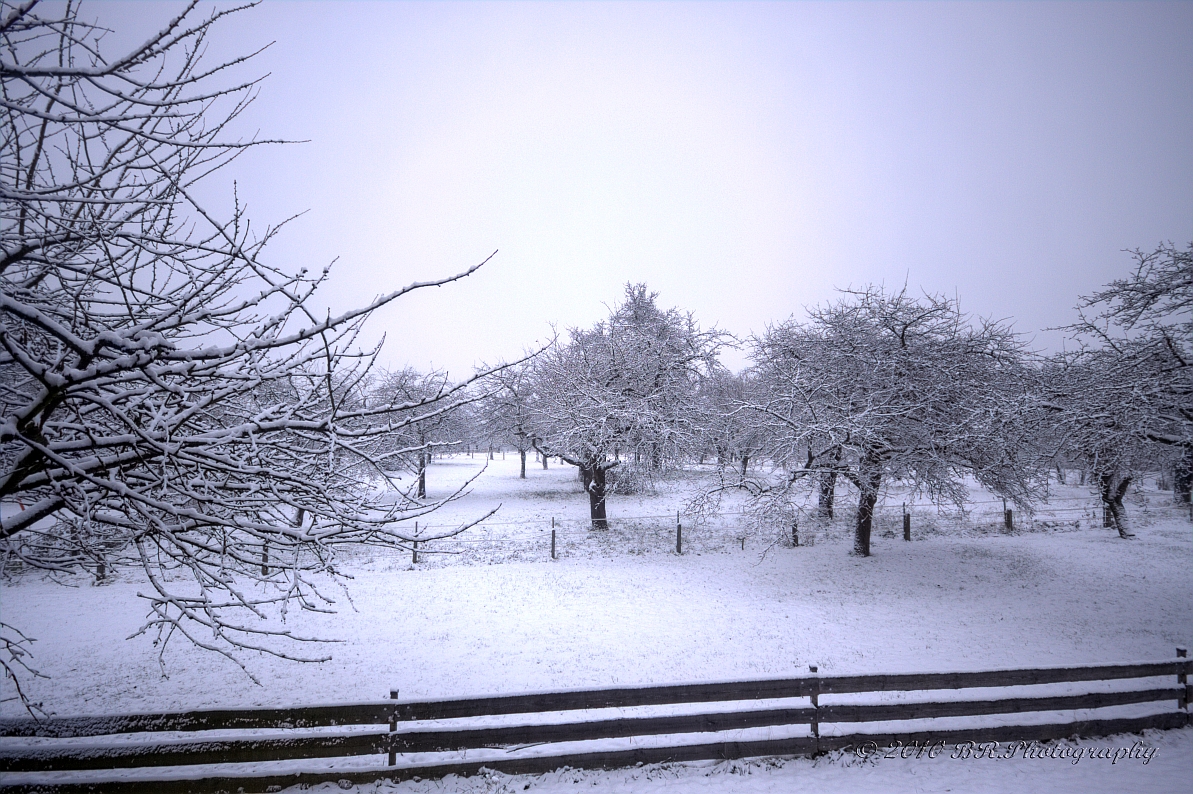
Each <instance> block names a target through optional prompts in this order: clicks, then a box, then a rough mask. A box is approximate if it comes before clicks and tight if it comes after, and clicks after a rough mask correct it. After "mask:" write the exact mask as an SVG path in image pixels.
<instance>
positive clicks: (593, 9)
mask: <svg viewBox="0 0 1193 794" xmlns="http://www.w3.org/2000/svg"><path fill="white" fill-rule="evenodd" d="M177 7H178V6H177V5H176V4H159V3H115V2H113V3H96V4H93V5H92V6H90V8H89V13H91V14H94V15H95V16H98V17H99V18H100V19H101V20H103V21H105V22H108V23H110V24H111V25H112V26H113V27H116V28H121V27H127V28H128V29H135V28H136V27H137V26H143V25H146V24H151V25H153V26H157V25H158V24H159V23H160V21H161V20H163V19H164V18H165V17H166V16H168V15H169V13H170V12H171V10H173V9H176V8H177ZM1191 40H1193V3H1158V4H1149V3H1124V4H1118V3H1076V4H1069V3H1002V2H1000V3H991V4H985V3H958V4H952V3H936V2H933V3H860V4H854V3H843V2H840V3H838V2H834V3H757V4H755V3H728V4H720V3H692V4H689V3H679V2H667V3H611V2H599V3H493V4H489V3H475V2H469V3H429V2H423V3H412V4H406V3H396V2H383V3H382V2H379V3H359V4H358V3H349V2H284V1H281V0H277V1H275V0H265V2H264V3H263V4H262V5H261V6H260V7H258V8H256V9H252V10H250V11H247V12H244V13H243V14H238V15H236V16H235V17H233V18H232V19H231V20H229V21H228V23H226V24H225V25H224V27H223V28H222V29H221V30H220V32H219V38H218V41H214V42H213V43H212V48H211V53H210V54H211V56H213V57H220V56H222V55H224V54H228V53H236V52H243V51H245V50H248V49H252V48H256V47H259V46H261V45H264V44H267V43H269V42H274V44H273V45H272V46H271V47H270V48H269V49H268V50H267V51H266V52H264V53H262V54H261V55H260V56H259V57H258V58H257V59H256V65H255V67H254V71H255V72H258V73H259V72H270V76H269V78H268V79H267V80H266V81H265V83H264V85H263V88H262V90H261V94H260V96H259V98H258V100H257V101H256V102H255V104H254V105H253V106H252V108H251V109H250V111H249V118H248V119H247V120H246V121H247V123H248V124H249V125H250V126H251V127H252V128H253V129H260V131H261V133H262V135H264V136H266V137H282V138H288V139H294V140H307V141H309V142H307V143H302V144H296V145H293V146H285V147H275V148H273V149H272V150H269V151H263V150H258V151H257V152H256V153H254V154H251V155H249V156H246V157H245V158H243V159H242V160H241V161H239V162H238V163H237V164H236V166H235V169H234V172H232V171H229V172H227V173H226V174H224V175H223V176H222V177H220V178H219V179H222V180H224V181H222V182H220V183H219V185H218V186H219V187H220V188H221V189H225V190H230V184H228V183H229V182H230V178H231V177H232V176H235V177H236V178H237V179H238V180H239V192H240V197H241V199H242V201H247V203H248V205H249V214H250V217H252V218H253V219H254V221H255V222H256V223H262V224H263V223H266V222H276V221H279V220H281V219H283V218H285V217H287V216H289V215H292V214H294V213H296V212H301V211H303V210H307V211H308V212H307V214H306V215H305V216H304V217H302V218H301V219H299V220H297V221H296V222H295V223H294V224H293V225H292V226H291V227H290V228H289V229H288V230H287V231H286V232H285V233H284V234H283V235H282V236H281V237H280V238H279V239H278V240H277V242H276V243H275V244H274V245H273V247H272V257H274V258H275V261H278V262H286V263H293V266H294V267H299V266H307V267H311V268H312V269H316V268H320V267H322V266H323V265H324V264H326V263H327V262H329V261H331V260H332V259H334V258H336V257H339V259H340V261H339V263H338V265H337V266H336V271H335V272H336V274H337V275H336V277H335V284H334V286H333V288H332V289H330V290H329V291H328V294H327V295H326V297H325V300H326V301H327V302H328V303H330V304H331V305H333V306H336V307H341V308H342V307H346V306H348V305H349V304H356V303H361V302H364V301H367V300H369V299H371V298H372V296H373V295H375V294H377V293H378V292H382V291H387V290H390V289H393V288H395V287H397V286H399V285H402V284H405V283H408V282H410V281H414V280H421V279H426V278H431V277H438V276H443V275H446V274H449V273H452V272H456V271H458V270H461V269H464V268H466V267H468V266H469V265H472V264H474V263H476V262H479V261H481V260H482V259H484V258H485V257H486V256H488V255H489V254H490V253H491V252H492V251H494V250H497V249H499V250H500V253H499V254H498V255H497V257H495V258H494V260H493V261H492V262H491V263H490V264H489V265H488V266H486V268H484V269H483V270H482V271H481V272H480V273H478V274H476V275H475V276H473V277H471V278H469V279H468V280H467V281H466V282H465V283H461V284H456V285H453V286H449V287H445V288H442V289H439V290H436V291H435V292H434V293H433V294H427V295H422V296H419V297H417V298H415V297H411V298H407V299H405V300H403V301H401V302H400V303H398V304H396V305H393V306H391V307H389V308H387V309H385V310H383V311H382V312H380V313H379V314H378V315H376V316H375V317H374V318H373V319H372V321H371V329H372V332H373V333H374V334H376V335H379V334H380V333H381V332H385V333H386V334H387V335H388V341H387V345H386V353H385V354H384V359H383V360H384V361H385V362H386V363H387V364H390V365H401V364H405V363H410V364H412V365H414V366H418V367H426V366H428V365H429V364H431V363H433V364H435V365H437V366H440V367H446V368H448V369H449V370H450V371H451V372H452V373H453V374H454V375H457V376H462V375H464V374H467V373H468V372H469V371H470V369H471V367H472V365H473V364H474V363H475V362H478V361H480V360H482V359H483V360H488V361H490V362H492V361H495V360H497V359H498V358H501V357H512V356H515V355H517V354H518V353H519V351H520V350H521V349H522V348H523V347H524V346H529V345H532V344H533V343H534V342H535V340H541V339H544V338H545V337H546V336H548V335H549V333H550V327H549V325H548V323H550V322H556V323H558V324H559V326H560V328H561V329H563V328H567V327H569V326H577V325H579V326H583V325H588V324H591V323H592V322H594V321H595V320H597V319H599V318H600V317H601V316H602V315H603V314H604V313H605V312H606V305H608V304H612V303H614V302H616V301H617V299H618V298H619V296H620V294H621V285H622V284H624V283H625V282H627V281H633V282H639V281H644V282H646V283H648V284H649V285H650V287H651V288H652V289H654V290H656V291H657V292H659V294H660V298H659V300H660V304H662V305H663V306H678V307H681V308H683V309H686V310H690V311H692V312H693V313H694V314H695V315H696V317H697V318H698V319H699V320H700V321H701V323H702V324H703V325H705V326H709V325H713V324H716V325H717V326H719V327H721V328H722V329H724V330H727V331H730V332H733V333H735V334H738V335H743V336H744V335H748V334H749V333H750V332H758V331H762V330H763V329H764V327H765V325H766V324H767V323H768V322H776V321H781V320H783V319H785V318H786V317H788V316H789V315H791V314H793V313H794V314H796V315H800V314H802V312H803V307H804V306H808V305H813V304H816V303H821V302H824V301H826V300H829V299H831V298H832V297H833V295H834V292H833V290H834V288H835V287H847V286H850V285H853V286H859V285H862V284H866V283H871V282H873V283H879V282H881V283H885V284H886V285H887V286H890V287H898V286H901V285H902V284H903V283H904V281H906V282H907V283H908V284H909V286H910V287H912V288H913V289H920V288H923V289H925V290H929V291H933V292H944V293H948V294H950V295H952V294H956V295H958V296H959V297H960V298H961V302H962V306H963V308H965V309H967V310H969V311H971V312H973V313H976V314H980V315H993V316H995V317H1013V318H1014V319H1015V325H1016V328H1017V329H1019V330H1020V331H1023V332H1027V333H1029V334H1031V335H1033V336H1034V338H1035V340H1036V344H1037V346H1040V347H1055V346H1057V345H1058V344H1059V340H1060V337H1059V335H1058V334H1055V333H1053V334H1046V333H1039V331H1040V329H1043V328H1045V327H1048V326H1053V325H1059V324H1064V323H1066V322H1069V321H1071V320H1072V319H1073V313H1072V307H1073V305H1074V303H1075V301H1076V298H1077V296H1078V295H1080V294H1082V293H1089V292H1090V291H1092V290H1094V289H1096V288H1097V287H1098V286H1099V285H1101V284H1102V283H1104V282H1106V281H1108V280H1110V279H1112V278H1115V277H1118V276H1121V275H1123V274H1125V273H1126V271H1127V269H1128V267H1129V265H1130V259H1129V257H1128V256H1127V255H1126V254H1124V253H1122V249H1124V248H1135V247H1141V248H1152V247H1154V246H1155V245H1156V244H1157V243H1159V242H1161V241H1167V240H1172V241H1174V242H1175V243H1177V244H1178V245H1183V244H1184V243H1187V242H1189V241H1190V240H1191V239H1193V48H1191V47H1190V46H1189V42H1190V41H1191ZM743 360H744V359H743V358H742V357H741V356H740V355H731V356H729V357H727V363H729V364H731V365H732V366H734V368H738V367H740V365H741V364H742V362H743Z"/></svg>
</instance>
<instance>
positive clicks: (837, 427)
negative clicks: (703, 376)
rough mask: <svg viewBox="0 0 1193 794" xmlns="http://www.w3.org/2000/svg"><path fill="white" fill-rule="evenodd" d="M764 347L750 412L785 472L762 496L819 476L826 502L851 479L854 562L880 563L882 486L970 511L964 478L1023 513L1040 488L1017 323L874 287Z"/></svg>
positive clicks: (758, 489)
mask: <svg viewBox="0 0 1193 794" xmlns="http://www.w3.org/2000/svg"><path fill="white" fill-rule="evenodd" d="M753 347H754V350H753V356H754V368H753V370H754V377H755V378H756V379H757V381H758V384H759V394H760V397H759V398H758V399H757V401H756V402H755V403H754V404H753V405H752V406H751V410H752V412H753V413H754V415H755V416H756V417H757V419H758V421H759V422H760V423H762V425H763V426H764V427H765V429H766V433H767V446H766V455H767V456H768V457H769V458H771V459H772V460H774V461H775V462H776V463H779V464H782V465H783V466H784V467H785V469H786V471H787V476H786V478H785V482H784V484H783V485H782V486H780V487H779V488H777V489H776V488H772V487H769V486H765V485H758V484H755V488H754V490H755V497H756V498H758V499H775V498H780V499H785V498H786V496H787V491H788V489H790V488H791V487H792V486H794V485H796V484H798V483H799V482H801V481H803V480H806V479H809V478H816V479H817V480H818V482H817V486H818V488H819V490H820V491H821V494H822V495H824V494H825V482H826V480H825V478H826V477H833V476H844V477H846V478H847V479H848V480H849V481H850V482H852V483H853V484H854V485H855V486H856V487H857V488H858V491H859V501H858V506H857V513H856V519H855V533H854V553H855V554H858V555H861V556H868V555H869V554H870V534H871V529H872V526H873V516H874V507H875V504H876V502H877V500H878V495H879V491H880V489H881V486H882V484H883V482H884V480H887V479H894V480H902V481H907V482H909V483H910V484H911V485H912V487H913V488H914V489H916V490H917V491H920V492H923V493H926V494H927V495H928V496H929V497H930V498H932V499H933V500H934V501H936V502H942V501H948V502H953V503H955V504H958V505H960V504H963V503H964V500H965V497H966V490H965V485H964V479H963V478H964V477H965V476H966V475H972V476H973V477H975V478H976V479H977V481H978V482H979V483H981V484H982V485H984V486H986V487H987V488H989V489H990V490H992V491H993V492H995V493H998V494H1002V495H1004V496H1006V497H1007V498H1010V499H1013V500H1014V501H1015V502H1016V503H1017V504H1020V505H1025V504H1027V503H1028V502H1030V501H1031V500H1032V499H1033V498H1034V497H1035V496H1037V495H1038V493H1039V492H1040V485H1039V480H1038V477H1039V469H1041V468H1042V467H1041V466H1040V465H1039V463H1038V455H1037V453H1036V451H1035V448H1034V446H1033V445H1032V443H1031V439H1030V436H1029V433H1028V425H1027V424H1026V423H1025V421H1024V419H1025V417H1026V416H1027V413H1028V411H1029V410H1030V407H1031V401H1030V400H1029V399H1028V390H1027V388H1026V384H1027V382H1028V376H1027V368H1026V367H1025V363H1024V356H1025V354H1024V351H1023V347H1022V344H1021V343H1020V342H1019V340H1018V339H1017V337H1016V336H1015V334H1014V333H1013V332H1012V331H1011V329H1010V328H1008V327H1007V326H1005V325H1002V324H1000V323H995V322H989V321H980V322H976V323H975V322H973V321H971V320H970V318H969V317H968V316H967V315H965V314H964V313H962V312H961V309H960V307H959V306H958V304H957V302H956V301H954V300H950V299H948V298H944V297H940V296H934V295H925V296H924V297H923V298H918V299H917V298H915V297H913V296H911V295H909V294H908V293H907V290H906V288H905V289H903V290H902V291H900V292H897V293H894V294H888V293H886V292H885V291H883V290H882V289H881V288H878V287H870V288H867V289H863V290H859V291H845V292H844V294H843V297H842V298H841V299H840V300H838V301H837V302H836V303H833V304H830V305H828V306H825V307H822V308H818V309H815V310H813V311H812V312H811V316H810V319H809V321H808V322H807V323H798V322H795V321H794V320H792V321H788V322H786V323H783V324H781V325H778V326H774V327H772V328H770V329H768V331H767V332H766V333H765V334H764V335H763V336H761V337H759V338H756V339H755V340H754V345H753ZM829 482H830V484H831V481H829ZM829 493H830V494H831V491H830V492H829ZM821 504H822V509H823V507H824V503H823V501H822V503H821ZM830 505H831V503H830Z"/></svg>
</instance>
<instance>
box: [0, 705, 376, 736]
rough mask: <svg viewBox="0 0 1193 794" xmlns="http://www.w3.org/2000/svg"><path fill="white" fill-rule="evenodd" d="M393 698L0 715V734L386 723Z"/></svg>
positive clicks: (80, 733)
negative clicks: (278, 705)
mask: <svg viewBox="0 0 1193 794" xmlns="http://www.w3.org/2000/svg"><path fill="white" fill-rule="evenodd" d="M395 705H396V704H395V703H394V702H393V701H389V700H385V701H377V702H376V703H347V704H331V705H325V706H305V707H298V708H247V709H211V710H196V711H183V712H161V713H157V714H118V715H112V716H104V715H99V716H94V717H52V718H49V719H44V720H32V719H9V720H0V736H43V737H47V738H60V739H61V738H71V737H82V736H102V735H104V734H110V733H143V732H150V731H207V730H235V729H239V728H321V727H334V726H337V725H380V724H383V723H387V722H389V718H390V715H391V714H393V712H394V706H395Z"/></svg>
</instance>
